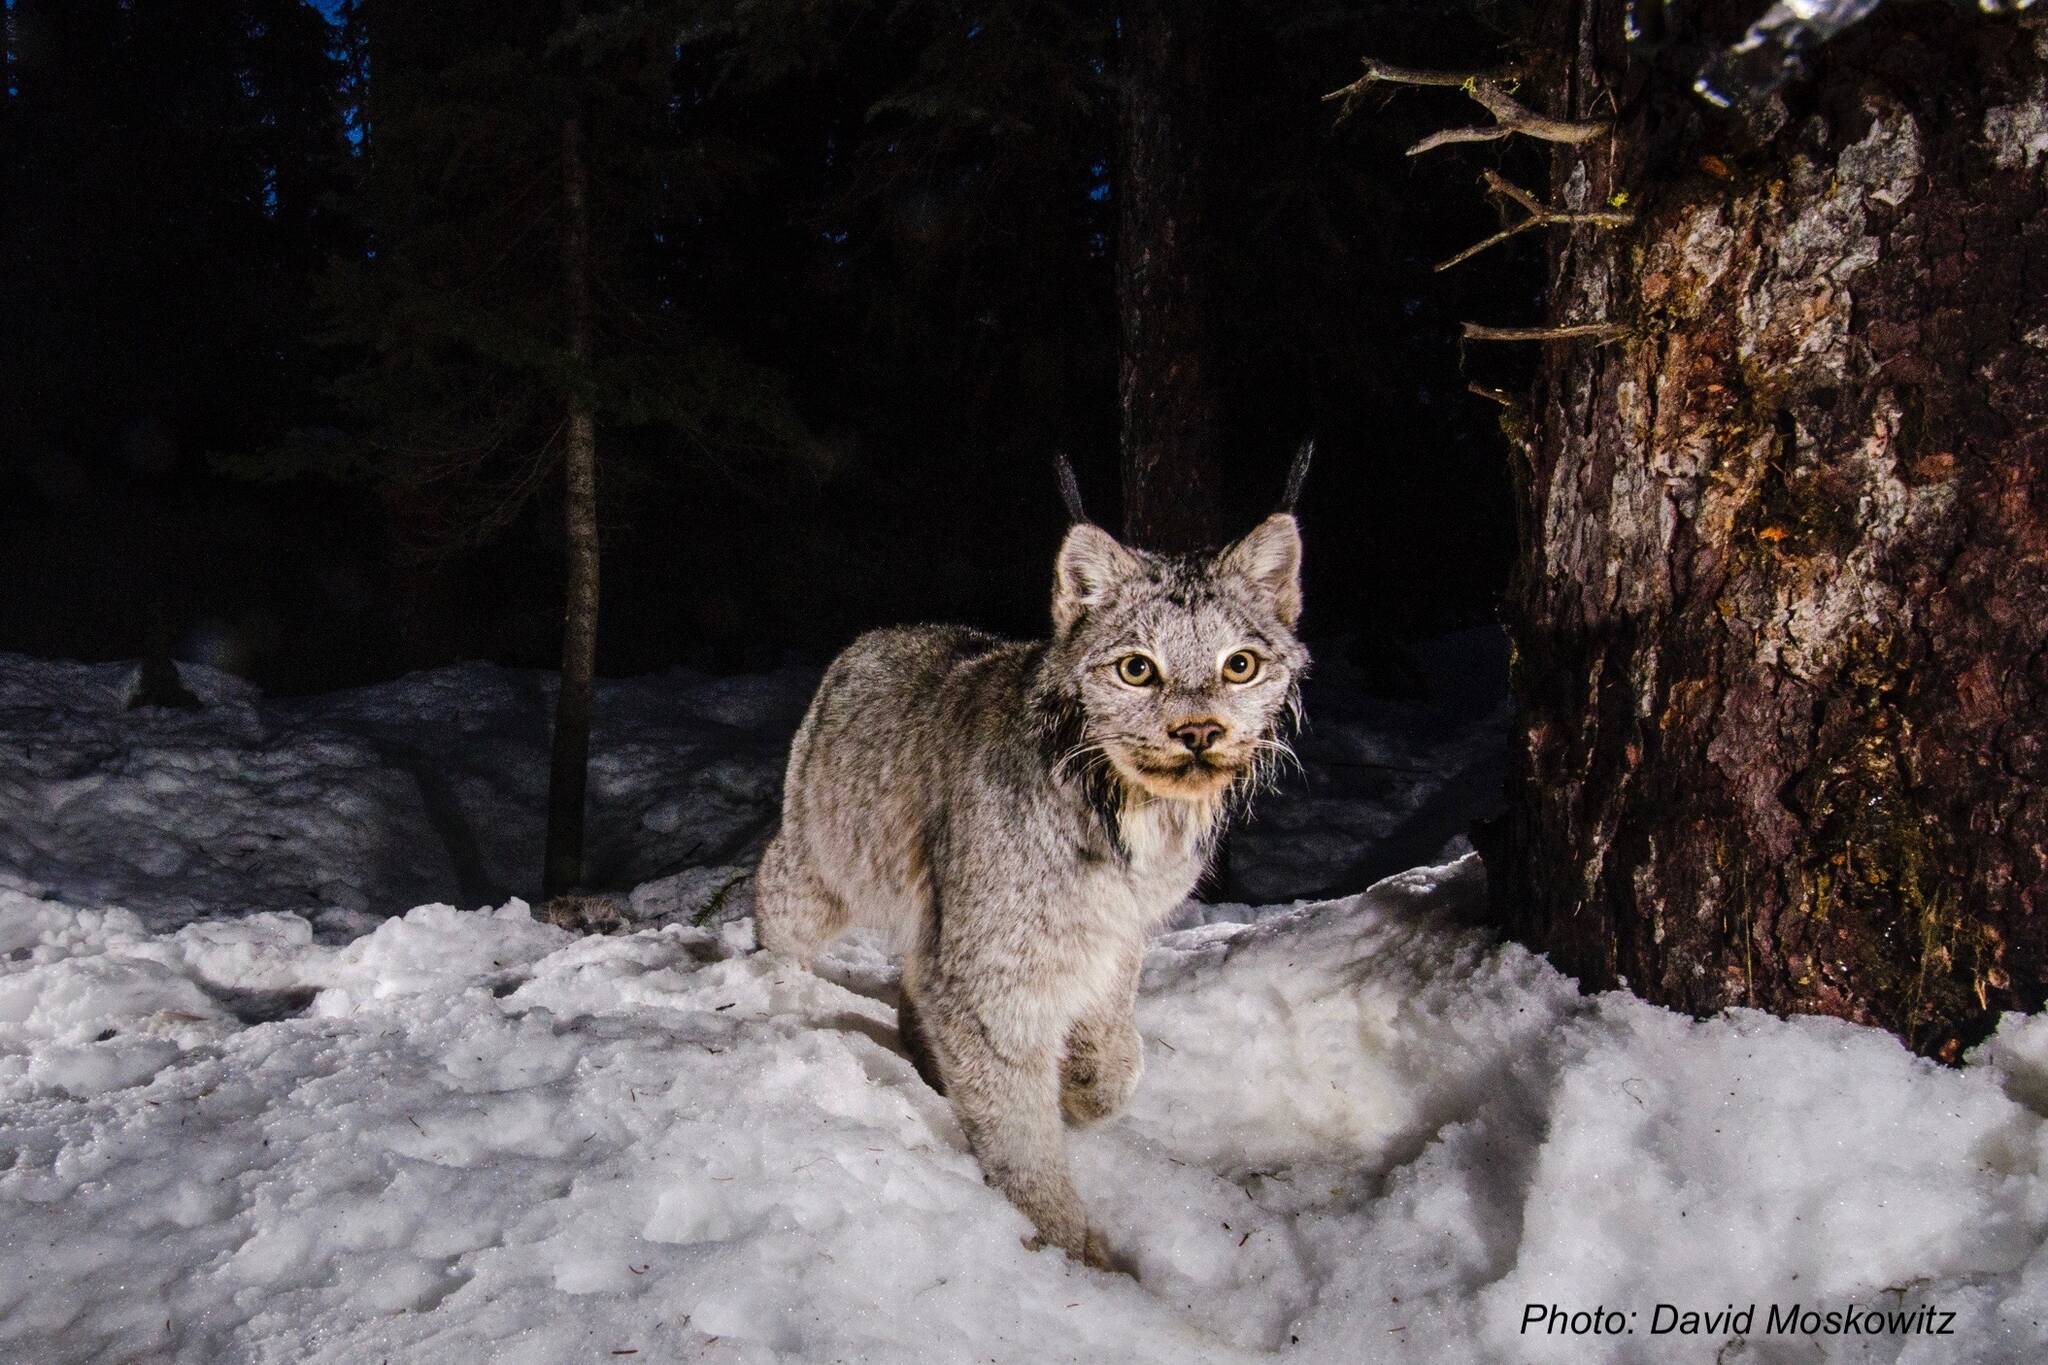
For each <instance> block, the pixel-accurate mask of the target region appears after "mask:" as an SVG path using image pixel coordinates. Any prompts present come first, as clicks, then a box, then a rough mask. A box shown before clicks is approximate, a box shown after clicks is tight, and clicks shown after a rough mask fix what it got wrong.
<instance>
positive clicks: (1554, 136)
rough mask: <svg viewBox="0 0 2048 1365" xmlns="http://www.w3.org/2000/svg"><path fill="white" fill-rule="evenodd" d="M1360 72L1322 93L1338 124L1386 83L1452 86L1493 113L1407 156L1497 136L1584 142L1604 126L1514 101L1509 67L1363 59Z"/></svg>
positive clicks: (1437, 137) (1434, 138) (1448, 131)
mask: <svg viewBox="0 0 2048 1365" xmlns="http://www.w3.org/2000/svg"><path fill="white" fill-rule="evenodd" d="M1363 61H1364V63H1365V71H1364V74H1362V75H1360V76H1359V78H1358V79H1357V80H1355V81H1353V82H1351V84H1349V85H1347V86H1345V87H1343V88H1342V89H1340V90H1332V91H1331V92H1330V93H1329V94H1327V95H1325V96H1323V99H1324V101H1325V102H1328V101H1330V100H1342V101H1343V105H1342V106H1341V107H1340V108H1339V109H1338V110H1337V121H1338V122H1339V123H1342V122H1343V121H1344V120H1345V119H1347V118H1349V117H1350V116H1351V112H1352V110H1354V109H1356V108H1357V107H1358V101H1359V100H1360V99H1362V98H1363V97H1364V96H1365V93H1366V92H1367V91H1368V90H1370V89H1372V87H1373V86H1375V85H1379V84H1381V83H1385V84H1388V85H1433V86H1439V87H1443V88H1446V89H1448V88H1451V87H1456V88H1457V89H1459V90H1463V91H1464V92H1465V93H1466V94H1467V95H1469V96H1471V97H1472V99H1473V100H1474V101H1476V102H1477V103H1478V105H1479V107H1480V108H1482V109H1484V110H1486V112H1487V113H1488V114H1491V115H1492V116H1493V122H1492V123H1490V124H1485V125H1480V126H1474V127H1469V128H1446V129H1444V130H1442V131H1441V132H1435V133H1431V134H1430V135H1429V136H1428V137H1426V138H1424V139H1422V141H1420V142H1418V143H1416V144H1415V145H1414V146H1413V147H1410V148H1409V149H1408V155H1410V156H1420V155H1421V154H1422V153H1424V152H1427V151H1433V150H1435V149H1436V148H1438V147H1446V146H1449V145H1451V144H1453V143H1458V142H1498V141H1499V140H1500V139H1502V138H1505V137H1509V136H1511V135H1513V134H1515V133H1520V134H1521V135H1522V136H1523V137H1532V138H1535V139H1537V140H1538V141H1541V142H1569V143H1577V142H1587V141H1590V140H1592V139H1593V138H1596V137H1598V136H1600V135H1601V134H1602V133H1604V132H1606V131H1607V129H1608V126H1609V125H1608V123H1607V121H1606V120H1605V119H1587V120H1574V119H1555V118H1550V117H1548V116H1547V115H1544V114H1539V113H1537V112H1536V111H1535V110H1533V109H1530V108H1527V107H1526V106H1524V105H1522V104H1521V103H1519V102H1518V101H1517V100H1516V99H1515V97H1514V96H1513V95H1510V94H1509V93H1508V91H1507V85H1506V83H1507V82H1509V81H1512V80H1513V79H1514V75H1515V73H1514V72H1513V71H1511V70H1510V71H1501V72H1485V73H1481V72H1463V71H1417V70H1414V69H1412V68H1409V67H1402V66H1389V65H1387V64H1386V63H1385V62H1378V61H1374V60H1373V59H1372V58H1370V57H1366V58H1364V59H1363Z"/></svg>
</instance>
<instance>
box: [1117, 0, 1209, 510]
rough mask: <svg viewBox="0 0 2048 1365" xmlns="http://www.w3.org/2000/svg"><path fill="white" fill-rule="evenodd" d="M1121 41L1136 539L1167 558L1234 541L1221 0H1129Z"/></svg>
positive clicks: (1123, 384)
mask: <svg viewBox="0 0 2048 1365" xmlns="http://www.w3.org/2000/svg"><path fill="white" fill-rule="evenodd" d="M1120 28H1121V36H1120V37H1119V39H1118V44H1117V52H1118V57H1117V60H1118V97H1117V144H1118V145H1117V175H1116V180H1115V183H1114V187H1113V188H1114V192H1115V194H1116V196H1117V206H1118V207H1117V260H1116V273H1117V310H1118V313H1119V316H1120V319H1121V325H1122V352H1121V357H1120V364H1119V371H1118V397H1119V399H1120V401H1121V404H1122V408H1123V491H1124V534H1125V536H1126V537H1127V538H1128V539H1130V540H1132V541H1133V542H1135V543H1136V544H1139V545H1142V546H1145V547H1146V548H1148V549H1155V550H1187V549H1194V548H1197V547H1200V546H1205V545H1212V544H1214V543H1216V541H1218V540H1219V539H1221V535H1220V532H1221V530H1222V526H1221V518H1220V515H1219V513H1220V495H1221V487H1222V458H1221V449H1220V439H1221V437H1220V432H1219V430H1218V424H1217V401H1216V379H1217V376H1216V374H1215V372H1214V364H1215V360H1214V353H1213V346H1214V337H1213V329H1212V320H1211V317H1210V301H1209V291H1208V288H1207V281H1206V274H1207V271H1208V270H1209V269H1210V268H1211V262H1210V260H1209V258H1208V257H1207V255H1206V253H1205V250H1204V244H1205V231H1206V222H1205V218H1206V215H1205V213H1204V205H1203V195H1204V185H1203V177H1204V167H1203V151H1204V134H1203V112H1202V111H1203V105H1204V101H1205V99H1206V98H1207V94H1208V91H1207V89H1206V82H1205V80H1204V74H1203V72H1204V62H1205V60H1206V53H1205V51H1204V49H1205V48H1206V46H1207V42H1206V39H1207V37H1208V34H1209V31H1210V29H1211V21H1210V17H1209V3H1208V0H1196V3H1193V4H1187V5H1174V4H1171V3H1168V0H1129V2H1128V3H1127V4H1125V5H1124V7H1123V11H1122V15H1121V25H1120Z"/></svg>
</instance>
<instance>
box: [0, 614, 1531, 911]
mask: <svg viewBox="0 0 2048 1365" xmlns="http://www.w3.org/2000/svg"><path fill="white" fill-rule="evenodd" d="M1417 666H1418V669H1419V671H1420V672H1421V674H1422V677H1423V679H1424V680H1425V681H1426V683H1427V685H1428V687H1429V689H1430V694H1431V695H1430V696H1429V697H1428V698H1426V699H1423V700H1417V701H1383V700H1378V699H1374V698H1371V697H1367V696H1365V695H1364V694H1363V693H1362V691H1361V689H1360V688H1359V687H1358V686H1357V685H1356V683H1355V669H1354V667H1353V666H1352V665H1351V664H1350V663H1348V662H1347V661H1346V659H1345V658H1344V657H1343V652H1342V651H1341V650H1339V649H1332V650H1331V651H1329V653H1328V656H1327V657H1325V658H1323V659H1320V660H1319V661H1318V663H1317V668H1316V674H1315V676H1314V677H1313V678H1312V679H1311V681H1310V693H1309V697H1308V706H1309V712H1310V727H1309V729H1308V731H1307V732H1306V734H1304V735H1303V736H1302V737H1301V740H1300V744H1299V748H1300V751H1301V755H1302V759H1303V768H1302V771H1301V772H1299V773H1297V774H1293V775H1291V776H1290V779H1289V780H1288V781H1287V782H1286V783H1285V785H1284V786H1283V788H1282V790H1281V791H1279V792H1277V793H1275V794H1274V795H1272V796H1271V797H1269V798H1267V799H1265V800H1263V801H1261V803H1260V807H1259V813H1258V818H1257V820H1256V821H1255V822H1254V823H1253V824H1251V825H1250V826H1248V827H1247V828H1245V829H1244V830H1243V831H1241V832H1240V834H1239V835H1238V836H1237V837H1235V838H1234V839H1233V840H1232V848H1231V851H1232V860H1231V866H1232V871H1233V876H1234V878H1235V884H1236V885H1237V886H1238V887H1239V888H1240V890H1241V894H1242V895H1244V896H1245V898H1247V899H1249V900H1253V901H1258V902H1261V903H1268V902H1273V901H1282V900H1288V899H1292V898H1294V897H1298V896H1304V895H1312V894H1322V893H1326V892H1329V891H1331V890H1334V889H1338V888H1343V889H1350V890H1356V889H1358V888H1360V887H1363V886H1365V885H1366V884H1367V883H1368V882H1370V881H1372V880H1374V879H1376V878H1378V877H1380V876H1383V875H1385V874H1387V873H1390V872H1396V871H1399V870H1401V869H1402V868H1406V867H1410V866H1413V865H1414V864H1416V863H1418V862H1422V861H1426V860H1428V859H1429V858H1430V857H1432V856H1433V855H1435V854H1436V853H1438V852H1439V851H1440V850H1441V849H1442V848H1443V847H1444V845H1445V844H1446V842H1447V841H1450V840H1452V839H1454V838H1456V837H1457V836H1459V835H1461V834H1462V832H1463V831H1464V829H1465V827H1466V825H1467V824H1468V823H1469V822H1470V820H1471V819H1472V817H1473V815H1474V814H1476V813H1480V812H1482V811H1483V810H1484V808H1485V806H1486V803H1487V802H1488V801H1489V800H1492V799H1495V798H1496V797H1497V794H1498V792H1499V790H1500V771H1501V762H1500V755H1501V753H1502V752H1503V749H1504V740H1505V725H1506V722H1507V712H1506V706H1505V698H1504V693H1505V689H1506V671H1507V660H1506V646H1505V642H1504V641H1503V639H1502V637H1501V636H1500V633H1499V632H1498V631H1492V630H1475V631H1467V632H1464V633H1462V634H1459V635H1454V636H1449V637H1446V638H1445V639H1443V640H1440V641H1437V642H1435V643H1434V644H1432V645H1430V646H1427V647H1425V648H1424V649H1423V650H1422V651H1420V654H1419V658H1418V660H1417ZM181 668H182V672H183V676H184V680H185V682H186V684H187V686H188V687H190V688H191V689H192V691H194V692H195V693H196V694H198V696H199V697H201V698H202V699H203V700H204V701H205V702H206V703H207V705H206V707H205V709H204V710H200V711H177V710H159V709H143V710H135V711H131V710H129V709H128V700H129V698H130V697H131V696H132V695H133V694H134V691H135V687H136V682H137V677H138V673H139V670H138V669H137V668H136V667H135V666H134V665H123V664H71V663H50V662H42V661H36V660H29V659H23V658H21V657H19V656H9V655H0V754H4V755H5V756H6V762H5V763H4V764H0V886H6V885H13V886H14V887H16V889H19V890H25V891H29V892H32V893H35V894H44V893H47V894H50V895H53V896H55V897H57V898H58V899H61V900H64V901H66V902H68V903H70V904H74V905H109V904H111V905H120V906H124V907H126V908H128V909H130V910H133V911H135V912H136V913H137V914H139V915H141V916H142V917H143V919H144V921H145V922H146V923H148V924H150V925H151V926H152V927H155V928H175V927H176V926H177V925H179V924H182V923H185V922H186V921H188V920H190V919H192V918H194V917H195V916H198V915H211V914H236V913H243V912H248V911H259V910H294V911H298V912H300V913H303V914H305V915H307V916H309V917H310V918H312V919H313V920H314V922H315V924H316V926H317V927H318V928H319V930H320V932H321V933H322V935H323V937H327V938H335V937H347V936H351V935H353V934H357V933H362V932H364V931H366V930H367V929H369V928H370V927H371V926H372V925H373V924H375V923H376V922H377V921H378V920H380V919H382V918H383V917H385V916H387V915H392V914H397V913H399V912H400V911H403V910H406V909H408V908H410V907H412V906H414V905H420V904H424V903H426V902H430V901H447V902H449V903H451V904H456V905H462V906H465V907H471V908H473V907H475V906H479V905H485V904H492V905H496V904H502V903H503V902H504V901H505V900H506V899H507V898H508V897H510V896H513V895H523V896H527V897H529V898H531V897H533V896H534V894H535V891H536V889H537V885H538V882H539V876H540V866H539V850H540V847H541V830H542V813H543V811H544V809H545V803H544V799H543V798H544V795H545V792H546V788H547V766H548V718H549V713H550V709H551V707H552V704H553V702H552V697H553V678H552V675H549V674H539V673H531V672H520V671H517V670H512V669H503V668H494V667H490V666H488V665H482V664H473V665H465V666H463V667H459V668H444V669H438V670H435V671H432V672H426V673H415V674H412V675H410V676H407V677H404V678H400V679H398V680H397V681H395V682H390V683H385V684H383V685H380V686H376V687H366V688H361V689H357V690H355V691H350V692H339V693H334V694H331V695H328V696H322V697H310V698H300V699H293V700H267V699H265V698H263V697H261V696H260V695H259V694H258V693H257V692H256V690H255V689H254V688H252V687H250V686H249V685H248V684H247V683H244V682H242V681H241V680H239V679H237V678H234V677H233V676H231V675H229V674H225V673H221V672H218V671H216V670H213V669H209V668H203V667H200V666H197V665H191V664H187V665H181ZM816 683H817V674H816V673H815V672H812V671H810V670H806V669H799V668H788V669H783V670H781V671H779V672H776V673H771V674H764V675H757V676H751V677H725V678H718V677H710V676H706V675H703V674H693V673H688V672H683V671H677V672H674V673H670V674H666V675H661V676H655V677H648V678H634V679H625V680H617V681H611V680H607V681H605V682H602V683H600V684H599V687H598V698H597V713H596V719H595V722H594V724H593V727H592V729H593V736H592V746H593V748H592V756H591V772H590V847H589V850H588V859H587V861H588V867H589V870H590V875H591V879H592V880H593V881H594V882H595V883H596V884H598V885H601V886H608V887H613V888H616V889H618V890H619V891H621V892H624V891H627V890H630V889H631V888H634V887H637V886H642V885H644V884H647V883H650V882H656V881H662V880H663V879H668V880H667V881H666V882H665V884H664V885H663V887H662V888H661V889H660V890H659V891H656V892H650V893H649V894H647V895H643V896H641V897H639V898H637V900H636V908H639V909H641V910H643V911H645V912H647V913H653V912H654V909H655V908H656V907H658V908H659V910H660V911H661V912H663V913H669V914H691V915H694V914H696V913H699V912H701V911H702V910H704V909H705V908H706V906H707V905H709V904H710V903H711V901H712V900H713V899H718V900H720V901H722V900H723V898H724V896H725V895H726V894H727V893H728V892H729V890H730V888H732V887H734V886H735V884H736V883H735V878H743V876H744V874H746V873H748V872H750V871H751V869H752V867H753V864H754V861H755V858H756V857H757V856H758V854H759V851H760V848H761V845H762V844H763V843H764V842H766V840H767V837H768V835H769V834H770V833H771V832H772V830H773V828H774V821H775V812H776V806H777V803H778V802H779V800H780V799H781V789H782V765H783V761H784V759H785V757H786V755H787V753H788V751H789V740H790V736H791V734H792V733H794V731H795V730H796V724H797V721H798V719H799V718H800V717H801V716H802V714H803V709H804V706H805V704H806V703H807V702H808V701H809V700H810V695H811V690H812V688H813V687H814V686H815V685H816ZM678 874H682V875H680V876H679V875H678ZM742 889H744V888H743V887H742Z"/></svg>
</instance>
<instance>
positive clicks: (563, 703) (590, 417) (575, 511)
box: [541, 115, 598, 897]
mask: <svg viewBox="0 0 2048 1365" xmlns="http://www.w3.org/2000/svg"><path fill="white" fill-rule="evenodd" d="M588 181H589V172H588V170H587V168H586V166H585V163H584V157H583V128H582V121H581V120H580V119H578V118H577V117H575V116H574V115H571V116H570V117H569V118H567V119H565V120H564V121H563V124H562V198H563V215H564V226H563V237H562V273H563V297H564V299H565V301H566V305H567V308H568V314H569V355H570V358H571V360H572V361H573V368H574V370H575V373H574V374H573V375H572V376H571V379H570V388H569V395H570V396H569V400H568V413H567V424H566V429H565V435H564V445H563V456H562V460H563V469H562V474H563V480H562V482H563V498H562V509H563V520H564V526H565V529H566V531H567V535H568V586H567V590H566V593H565V598H566V602H565V610H564V613H563V618H562V677H561V687H560V690H559V691H558V692H557V693H556V695H555V733H554V746H553V751H552V753H551V755H550V760H549V765H548V830H547V855H546V862H545V865H544V867H543V869H542V873H541V886H542V893H543V894H544V895H547V896H549V897H554V896H559V895H563V894H566V893H568V892H571V891H576V890H579V889H581V887H582V883H583V874H584V867H583V819H584V789H585V786H586V784H587V782H588V780H589V773H590V706H591V685H592V677H593V675H594V674H595V672H596V669H597V569H598V547H597V420H596V417H595V414H594V413H593V411H592V406H591V400H590V397H589V395H588V393H587V392H586V391H585V390H584V388H583V387H582V386H583V384H584V382H585V378H586V375H585V371H586V370H587V367H588V365H589V363H590V354H591V344H592V341H591V336H592V323H591V315H592V303H591V290H590V208H589V183H588Z"/></svg>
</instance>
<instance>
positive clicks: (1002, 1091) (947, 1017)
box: [924, 998, 1110, 1270]
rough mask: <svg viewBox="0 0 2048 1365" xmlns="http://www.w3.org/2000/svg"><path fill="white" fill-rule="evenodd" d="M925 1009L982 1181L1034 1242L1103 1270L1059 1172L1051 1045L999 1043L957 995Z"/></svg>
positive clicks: (1099, 1252) (1076, 1200) (1104, 1260)
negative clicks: (1020, 1219) (1018, 1213)
mask: <svg viewBox="0 0 2048 1365" xmlns="http://www.w3.org/2000/svg"><path fill="white" fill-rule="evenodd" d="M925 1011H926V1012H925V1015H924V1022H925V1024H926V1026H927V1027H928V1028H929V1030H930V1031H931V1033H932V1036H933V1041H934V1042H935V1043H936V1044H937V1046H938V1051H939V1053H940V1055H941V1057H942V1059H943V1061H942V1066H943V1069H944V1071H945V1078H946V1093H947V1095H948V1096H949V1097H950V1098H951V1099H952V1101H953V1112H954V1113H955V1114H956V1115H958V1117H959V1119H960V1127H961V1129H962V1130H963V1131H965V1132H966V1134H967V1142H968V1145H969V1146H971V1147H972V1148H973V1149H974V1155H975V1157H976V1159H978V1160H979V1161H980V1162H981V1170H982V1174H983V1175H984V1176H985V1177H987V1179H988V1182H989V1184H991V1185H994V1186H995V1187H996V1188H997V1189H999V1190H1001V1191H1002V1192H1003V1193H1004V1194H1005V1195H1007V1196H1008V1197H1009V1200H1010V1202H1011V1203H1013V1204H1015V1205H1016V1206H1017V1207H1018V1208H1019V1209H1021V1210H1022V1211H1023V1213H1024V1216H1025V1217H1027V1218H1029V1219H1030V1220H1031V1222H1032V1224H1033V1226H1035V1227H1036V1228H1037V1229H1038V1233H1039V1237H1040V1239H1041V1240H1042V1241H1044V1242H1049V1243H1051V1244H1052V1245H1054V1246H1056V1247H1059V1248H1060V1249H1061V1250H1062V1251H1065V1252H1066V1253H1067V1254H1068V1255H1069V1256H1072V1257H1073V1258H1074V1259H1076V1260H1078V1261H1084V1262H1086V1263H1087V1264H1089V1265H1092V1266H1094V1267H1096V1268H1097V1269H1098V1270H1106V1269H1109V1268H1110V1265H1109V1258H1108V1252H1107V1250H1106V1248H1104V1247H1103V1245H1102V1243H1101V1241H1100V1239H1098V1238H1097V1237H1096V1236H1095V1235H1094V1234H1092V1233H1091V1232H1089V1230H1088V1218H1087V1215H1086V1214H1085V1213H1084V1212H1083V1211H1082V1209H1081V1200H1080V1196H1079V1195H1077V1194H1076V1193H1075V1192H1074V1181H1073V1177H1072V1176H1070V1175H1069V1174H1068V1173H1067V1154H1066V1139H1065V1134H1064V1133H1063V1132H1062V1130H1061V1125H1060V1104H1059V1057H1058V1053H1057V1050H1056V1049H1055V1048H1054V1047H1052V1046H1049V1045H1029V1044H1026V1045H1022V1046H1006V1045H1005V1044H1004V1043H1003V1042H1002V1041H999V1040H998V1039H997V1038H996V1037H995V1036H993V1035H992V1034H991V1032H990V1030H989V1028H988V1025H987V1024H986V1023H985V1022H984V1021H983V1020H982V1019H981V1018H979V1017H978V1016H977V1015H976V1014H975V1013H974V1012H973V1008H972V1006H971V1005H969V1004H967V1003H966V1002H964V1001H952V1000H945V999H943V998H941V999H934V1000H930V1001H928V1002H925Z"/></svg>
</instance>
